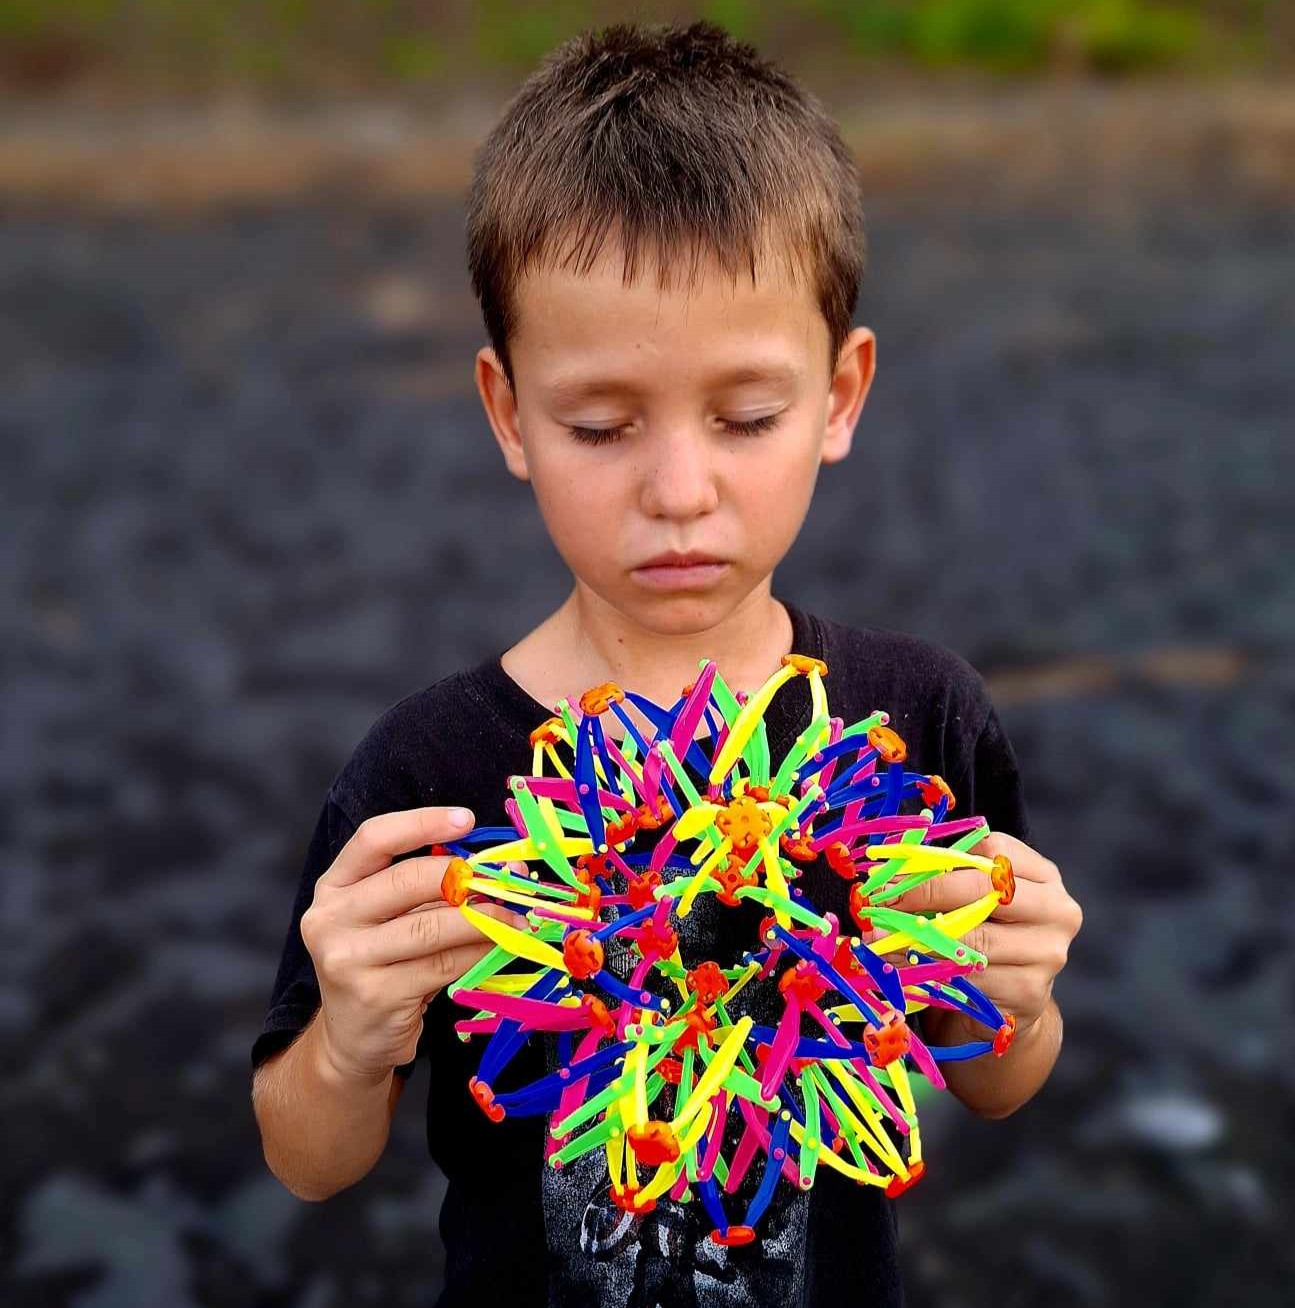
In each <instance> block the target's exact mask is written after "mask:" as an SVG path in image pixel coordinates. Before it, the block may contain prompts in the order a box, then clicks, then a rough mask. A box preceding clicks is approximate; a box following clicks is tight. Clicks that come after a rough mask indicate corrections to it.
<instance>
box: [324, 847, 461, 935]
mask: <svg viewBox="0 0 1295 1308" xmlns="http://www.w3.org/2000/svg"><path fill="white" fill-rule="evenodd" d="M449 865H450V860H449V858H448V857H446V856H445V855H444V854H421V855H419V856H418V857H416V858H402V859H401V860H400V862H398V863H393V864H392V865H391V866H390V867H384V868H381V869H379V870H378V871H377V872H375V873H374V874H373V875H372V876H371V877H366V878H365V879H364V880H363V881H361V882H359V883H358V884H357V885H354V886H352V887H351V889H350V890H349V891H348V892H347V916H348V917H349V918H351V920H352V921H355V922H390V921H391V920H392V919H393V918H398V917H403V916H404V915H405V914H406V913H412V912H415V911H416V910H418V909H420V908H428V907H436V906H439V905H441V904H443V903H444V902H445V896H444V894H443V893H442V889H441V887H442V884H443V882H444V880H445V873H446V869H447V868H448V867H449Z"/></svg>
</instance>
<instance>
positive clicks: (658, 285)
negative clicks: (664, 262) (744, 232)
mask: <svg viewBox="0 0 1295 1308" xmlns="http://www.w3.org/2000/svg"><path fill="white" fill-rule="evenodd" d="M515 296H516V298H515V302H514V310H515V312H514V325H513V331H512V341H511V348H512V349H513V350H514V351H515V352H516V351H521V352H524V353H526V354H528V355H530V356H532V358H533V359H534V360H535V361H537V362H545V363H548V364H550V365H553V366H555V367H558V368H561V369H562V370H563V371H565V370H566V368H567V367H568V366H569V365H570V364H571V363H572V362H573V361H574V360H578V359H580V358H582V357H584V358H589V357H592V356H602V357H608V356H613V355H615V354H617V353H618V352H622V353H630V354H632V355H642V354H643V353H644V352H645V351H646V352H649V353H652V352H662V351H666V352H669V351H671V350H672V348H674V349H678V348H685V347H686V349H687V350H688V351H689V358H690V361H692V362H696V361H697V358H698V352H701V353H704V354H705V355H707V356H712V358H713V361H714V362H716V363H717V364H723V365H725V366H726V368H727V370H728V371H731V372H732V373H733V379H734V380H737V381H740V380H741V379H742V377H741V374H742V373H744V372H745V373H748V374H751V375H752V377H754V376H755V375H756V374H765V373H769V372H779V371H781V372H788V371H793V372H801V371H804V370H805V368H806V366H807V365H806V362H805V359H806V356H807V355H808V354H809V353H810V352H822V351H824V350H825V348H826V343H827V335H828V332H827V324H826V321H825V320H824V319H823V316H822V314H821V312H820V310H819V306H818V302H817V299H816V298H815V296H814V294H813V290H812V287H810V285H809V284H808V283H807V281H806V279H805V278H804V277H798V276H796V275H795V273H793V272H792V271H791V270H789V269H788V268H787V267H786V266H785V265H784V263H783V262H782V261H780V260H776V259H769V258H764V259H761V260H759V261H758V262H757V264H756V270H755V276H754V279H753V278H752V276H751V272H750V269H749V267H748V268H747V270H746V271H744V272H738V273H737V274H736V276H735V275H734V274H733V273H731V272H730V271H728V270H727V269H725V268H723V267H722V266H721V265H720V264H719V263H718V261H716V260H714V259H705V260H700V261H699V262H698V264H697V266H696V268H695V270H694V269H693V268H692V267H691V266H690V265H689V263H688V261H687V260H686V259H680V260H678V261H676V262H675V263H674V264H672V265H670V266H668V267H667V268H666V269H665V272H664V275H663V274H662V272H661V270H660V267H659V265H658V264H657V263H656V262H655V261H642V262H640V264H639V266H638V268H637V269H636V270H634V275H633V277H632V278H630V279H629V280H627V279H626V275H625V260H624V255H623V253H622V251H621V249H620V247H619V246H618V245H615V244H613V243H612V242H608V245H607V248H605V249H604V250H603V251H601V252H600V254H599V256H598V258H596V259H595V260H594V261H593V263H592V265H591V267H590V268H589V269H588V270H585V269H573V268H569V267H562V266H556V265H553V264H551V263H545V264H542V265H539V266H535V267H532V268H529V269H527V271H526V272H525V274H524V275H523V276H522V277H521V279H520V280H519V282H518V284H517V287H516V291H515ZM725 361H729V363H730V364H731V366H729V364H725ZM744 364H745V367H744V366H743V365H744Z"/></svg>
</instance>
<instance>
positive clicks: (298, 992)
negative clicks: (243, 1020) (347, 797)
mask: <svg viewBox="0 0 1295 1308" xmlns="http://www.w3.org/2000/svg"><path fill="white" fill-rule="evenodd" d="M355 829H356V828H355V824H354V823H353V822H352V821H351V819H350V818H349V817H347V815H346V813H345V811H344V810H343V809H342V807H341V806H340V805H339V804H338V803H337V801H336V800H335V799H334V798H333V796H332V794H331V792H330V794H329V796H328V798H326V799H325V801H324V805H323V808H322V809H321V810H320V813H319V818H318V821H317V822H316V823H315V830H314V834H313V835H312V836H311V838H310V845H309V847H308V848H307V850H306V859H305V864H304V866H303V867H302V870H301V878H300V880H299V882H298V884H297V892H296V898H295V900H294V902H293V905H292V920H291V922H290V923H289V924H288V933H287V935H286V937H285V938H284V941H283V950H282V953H281V954H280V956H279V967H278V971H277V973H276V975H275V978H274V988H273V990H272V991H271V993H270V1005H269V1009H268V1011H267V1012H266V1015H265V1021H264V1023H263V1024H262V1027H261V1034H260V1035H258V1036H257V1037H256V1040H255V1042H254V1043H253V1045H252V1068H253V1070H255V1069H256V1068H257V1067H259V1066H260V1065H261V1064H262V1063H263V1062H265V1060H266V1059H267V1058H269V1057H270V1056H271V1055H272V1054H275V1053H278V1052H279V1050H281V1049H286V1048H287V1047H288V1045H290V1044H292V1042H293V1041H294V1040H295V1039H296V1038H297V1036H298V1035H300V1033H301V1032H302V1030H304V1029H305V1027H306V1025H307V1024H308V1023H309V1021H310V1019H311V1018H312V1017H313V1016H314V1015H315V1012H316V1010H317V1009H318V1008H319V1003H320V994H319V981H318V978H317V977H316V975H315V964H314V960H313V959H312V958H311V957H310V951H309V950H308V949H307V948H306V945H305V942H304V941H303V940H302V938H301V919H302V916H303V915H304V914H305V911H306V909H308V908H309V907H310V905H311V903H312V901H313V900H314V897H315V882H316V881H318V880H319V878H320V877H321V876H322V875H323V874H324V873H325V872H327V871H328V869H329V868H330V867H332V865H333V861H334V859H336V858H337V855H338V854H339V853H340V852H341V850H342V848H343V847H344V846H345V845H346V842H347V841H348V840H350V838H351V837H352V836H353V835H354V834H355ZM413 1068H414V1064H413V1063H404V1064H401V1065H400V1066H399V1067H397V1068H396V1069H395V1070H396V1071H397V1072H399V1073H400V1074H401V1075H402V1076H408V1075H409V1074H410V1073H411V1072H412V1071H413Z"/></svg>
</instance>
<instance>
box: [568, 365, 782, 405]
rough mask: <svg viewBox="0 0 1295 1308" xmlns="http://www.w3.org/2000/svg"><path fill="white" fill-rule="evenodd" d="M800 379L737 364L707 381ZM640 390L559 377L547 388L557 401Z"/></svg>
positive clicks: (604, 380)
mask: <svg viewBox="0 0 1295 1308" xmlns="http://www.w3.org/2000/svg"><path fill="white" fill-rule="evenodd" d="M799 376H800V369H798V368H795V367H793V366H792V365H791V364H787V363H776V364H750V363H744V364H739V365H738V366H737V367H735V368H730V369H727V370H726V371H725V372H722V373H717V374H716V375H715V376H714V377H711V378H710V379H709V384H710V385H711V386H712V387H714V388H715V389H722V388H723V387H725V386H742V385H745V384H747V383H749V382H763V381H772V382H790V381H796V380H797V379H798V378H799ZM638 390H639V387H638V386H637V384H636V383H634V382H632V381H629V380H627V379H626V380H622V379H620V378H616V377H590V378H580V377H559V378H558V379H557V380H556V381H555V382H553V383H552V385H550V386H549V388H548V391H549V397H550V398H551V399H554V400H558V401H573V400H590V399H599V398H601V397H602V396H605V395H635V394H637V393H638Z"/></svg>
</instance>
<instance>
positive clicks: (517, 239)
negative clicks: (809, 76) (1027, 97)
mask: <svg viewBox="0 0 1295 1308" xmlns="http://www.w3.org/2000/svg"><path fill="white" fill-rule="evenodd" d="M609 236H613V237H614V238H615V239H617V240H618V241H619V242H620V244H621V246H622V248H623V250H624V256H625V257H624V280H625V282H626V283H627V284H628V283H630V282H632V281H633V280H634V278H635V276H636V275H637V271H638V268H639V265H640V261H641V260H642V259H643V258H644V256H645V255H646V256H648V257H650V258H651V259H652V260H653V262H654V263H655V265H656V268H657V275H658V282H659V284H660V285H662V286H665V285H667V284H668V282H669V279H670V275H671V270H672V269H673V268H674V267H675V266H676V265H677V264H678V262H679V261H680V254H681V252H689V253H690V255H691V258H690V261H689V274H688V275H689V284H691V283H692V281H693V280H694V279H695V277H696V275H697V271H698V268H699V266H700V264H701V262H702V260H703V258H704V257H709V258H711V259H713V260H715V261H717V262H718V264H719V265H720V266H721V267H722V268H723V269H724V270H725V271H726V272H728V273H729V274H730V275H731V276H733V277H734V278H736V276H737V274H738V272H739V270H741V269H743V268H748V269H749V270H750V274H751V278H752V281H753V282H754V280H755V277H756V266H757V262H758V261H759V260H760V259H761V258H762V257H764V256H770V255H771V256H774V257H780V258H781V259H782V260H783V262H784V265H785V266H786V267H787V269H788V271H789V273H790V274H791V275H793V276H798V275H803V274H805V273H807V274H808V275H809V276H810V278H811V279H812V284H813V287H814V291H815V295H816V298H817V301H818V304H819V307H820V308H821V310H822V313H823V317H824V319H825V320H826V321H827V327H828V333H829V337H830V348H831V353H830V356H829V361H828V363H829V370H834V369H835V365H836V358H837V354H838V352H839V351H840V348H841V344H842V342H843V341H844V339H845V337H846V336H847V335H848V333H849V331H850V324H851V320H852V319H853V316H854V309H855V304H856V302H857V299H858V289H859V280H860V278H861V277H862V275H863V265H864V255H865V241H864V232H863V212H862V196H861V189H860V184H859V175H858V170H857V168H856V167H855V164H854V160H853V159H852V157H851V156H850V153H849V151H848V150H847V149H846V146H845V144H844V142H843V141H842V139H841V135H840V132H839V130H838V128H837V126H836V124H835V122H833V120H832V119H831V117H830V116H829V115H828V114H827V112H826V111H825V110H824V109H823V107H822V105H821V104H820V103H819V102H818V101H817V100H816V99H815V98H814V97H813V96H812V95H810V94H808V93H807V92H806V91H804V90H803V89H802V88H801V87H800V86H799V85H798V84H797V83H796V82H795V80H794V79H792V78H791V77H790V76H789V75H788V74H786V73H784V72H782V71H781V70H780V69H778V68H777V67H775V66H774V65H773V64H772V63H770V62H768V61H767V60H765V59H763V58H761V57H760V55H759V53H758V52H757V51H756V50H755V48H754V47H753V46H751V45H747V44H745V43H743V42H740V41H737V40H735V39H734V38H732V37H731V36H729V34H728V33H727V32H725V31H724V30H723V29H722V28H720V27H717V26H715V25H714V24H713V23H706V22H698V23H693V24H692V25H691V26H688V27H682V28H681V27H675V26H638V25H631V24H616V25H614V26H611V27H607V28H604V29H603V30H602V31H600V32H585V33H582V34H581V35H579V36H576V37H573V38H572V39H571V40H569V41H567V42H565V43H564V44H562V45H560V46H558V47H557V48H556V49H555V50H553V51H552V52H551V53H550V54H549V55H548V56H547V57H546V58H545V59H544V60H543V62H542V63H541V64H540V66H539V67H538V68H537V69H536V70H535V72H533V73H532V74H531V76H530V77H528V78H527V79H526V81H525V82H524V83H523V84H522V86H521V88H520V90H519V91H518V92H517V94H516V95H515V96H514V97H513V99H512V100H511V101H510V102H509V104H508V106H507V108H506V109H505V110H504V113H503V115H502V117H501V118H500V120H499V122H498V123H497V124H496V125H495V127H494V129H493V130H492V131H491V133H490V135H489V136H488V137H487V139H486V141H485V143H484V144H483V145H482V147H481V149H480V150H479V151H478V153H477V158H476V167H475V171H474V176H473V181H472V188H471V192H470V195H469V199H468V215H467V244H468V266H469V269H470V271H471V274H472V285H473V289H474V290H475V292H476V294H477V298H478V299H479V300H480V302H481V311H482V315H483V317H484V318H485V325H486V331H487V333H488V334H489V337H490V344H491V345H492V347H493V348H494V351H495V353H496V354H497V355H498V357H499V359H500V362H501V363H502V365H503V368H504V372H505V375H506V376H507V378H508V381H509V384H510V385H512V384H513V381H514V379H513V373H512V367H511V364H510V361H509V356H508V339H509V335H510V332H511V330H512V328H513V327H514V325H515V316H514V315H515V307H514V290H515V287H516V285H517V283H518V281H519V280H520V278H521V277H522V276H523V274H524V273H525V272H526V271H528V270H529V269H531V268H534V267H544V266H559V267H568V268H575V269H576V270H577V271H587V270H588V269H589V268H590V267H591V266H592V264H593V262H594V260H595V259H596V258H597V256H598V253H599V251H600V249H601V248H602V246H603V243H604V242H605V241H606V240H607V239H608V237H609Z"/></svg>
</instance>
